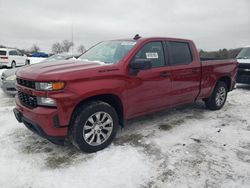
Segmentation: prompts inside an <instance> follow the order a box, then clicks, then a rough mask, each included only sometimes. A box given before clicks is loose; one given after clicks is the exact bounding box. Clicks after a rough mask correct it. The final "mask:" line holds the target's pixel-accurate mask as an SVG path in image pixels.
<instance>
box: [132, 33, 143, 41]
mask: <svg viewBox="0 0 250 188" xmlns="http://www.w3.org/2000/svg"><path fill="white" fill-rule="evenodd" d="M140 38H141V36H140V35H139V34H136V35H135V36H134V38H133V39H134V40H138V39H140Z"/></svg>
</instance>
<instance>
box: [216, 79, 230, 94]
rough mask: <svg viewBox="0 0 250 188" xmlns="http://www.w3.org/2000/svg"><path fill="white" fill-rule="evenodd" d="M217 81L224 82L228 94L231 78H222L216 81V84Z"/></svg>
mask: <svg viewBox="0 0 250 188" xmlns="http://www.w3.org/2000/svg"><path fill="white" fill-rule="evenodd" d="M219 81H221V82H224V83H225V84H226V85H227V91H228V92H229V91H230V90H231V78H230V76H223V77H221V78H219V79H218V80H217V82H219ZM217 82H216V83H217Z"/></svg>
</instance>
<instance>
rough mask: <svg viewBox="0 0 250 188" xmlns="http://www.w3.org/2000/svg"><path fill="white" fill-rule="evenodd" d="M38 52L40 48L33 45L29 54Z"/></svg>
mask: <svg viewBox="0 0 250 188" xmlns="http://www.w3.org/2000/svg"><path fill="white" fill-rule="evenodd" d="M39 50H40V48H39V46H37V45H36V44H33V46H32V47H31V48H30V52H31V53H34V52H38V51H39Z"/></svg>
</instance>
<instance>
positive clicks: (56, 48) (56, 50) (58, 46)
mask: <svg viewBox="0 0 250 188" xmlns="http://www.w3.org/2000/svg"><path fill="white" fill-rule="evenodd" d="M51 50H52V52H53V53H55V54H58V53H62V52H63V47H62V45H61V44H60V43H59V42H56V43H54V44H53V45H52V49H51Z"/></svg>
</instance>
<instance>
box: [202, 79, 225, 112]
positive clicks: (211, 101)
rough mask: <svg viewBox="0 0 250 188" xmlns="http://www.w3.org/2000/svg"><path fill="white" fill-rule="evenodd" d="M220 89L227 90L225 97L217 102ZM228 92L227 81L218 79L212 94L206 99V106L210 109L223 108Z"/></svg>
mask: <svg viewBox="0 0 250 188" xmlns="http://www.w3.org/2000/svg"><path fill="white" fill-rule="evenodd" d="M220 91H225V95H224V99H223V100H222V98H221V100H220V102H216V99H217V95H220ZM227 92H228V88H227V85H226V83H225V82H222V81H218V82H217V84H216V86H215V88H214V91H213V93H212V95H211V96H210V97H209V98H207V99H205V100H204V101H205V104H206V107H207V108H208V109H210V110H219V109H221V108H222V107H223V106H224V104H225V102H226V100H227ZM219 98H220V97H219Z"/></svg>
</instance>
